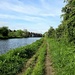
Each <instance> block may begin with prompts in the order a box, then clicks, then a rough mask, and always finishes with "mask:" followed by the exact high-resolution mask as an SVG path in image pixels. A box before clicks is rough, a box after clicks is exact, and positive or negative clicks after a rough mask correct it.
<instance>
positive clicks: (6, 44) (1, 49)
mask: <svg viewBox="0 0 75 75" xmlns="http://www.w3.org/2000/svg"><path fill="white" fill-rule="evenodd" d="M38 39H40V38H18V39H7V40H0V54H3V53H6V52H7V51H8V50H10V49H14V48H17V47H20V46H25V45H27V44H31V43H33V42H35V41H36V40H38Z"/></svg>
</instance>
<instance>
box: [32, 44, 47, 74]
mask: <svg viewBox="0 0 75 75" xmlns="http://www.w3.org/2000/svg"><path fill="white" fill-rule="evenodd" d="M45 54H46V44H44V45H43V47H41V48H40V52H39V56H38V59H37V63H36V65H35V67H34V69H33V72H32V74H31V75H44V69H45V63H44V62H45Z"/></svg>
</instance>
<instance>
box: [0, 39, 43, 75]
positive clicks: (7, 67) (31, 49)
mask: <svg viewBox="0 0 75 75" xmlns="http://www.w3.org/2000/svg"><path fill="white" fill-rule="evenodd" d="M42 43H43V39H40V40H37V41H36V42H34V43H33V44H31V45H27V46H25V47H21V48H16V49H14V50H10V51H9V52H7V53H6V54H2V55H0V74H1V75H16V74H17V73H18V72H20V71H21V70H22V69H23V66H24V65H25V63H26V62H27V60H28V59H29V58H31V57H32V56H33V55H34V54H35V53H36V52H37V51H38V48H39V47H40V45H41V44H42Z"/></svg>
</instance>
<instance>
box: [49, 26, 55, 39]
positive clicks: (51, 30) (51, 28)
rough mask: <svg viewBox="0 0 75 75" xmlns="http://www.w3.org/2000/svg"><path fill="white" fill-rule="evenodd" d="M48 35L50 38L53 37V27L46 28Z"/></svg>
mask: <svg viewBox="0 0 75 75" xmlns="http://www.w3.org/2000/svg"><path fill="white" fill-rule="evenodd" d="M48 37H50V38H54V37H55V30H54V28H53V27H50V29H49V30H48Z"/></svg>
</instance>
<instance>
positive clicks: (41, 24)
mask: <svg viewBox="0 0 75 75" xmlns="http://www.w3.org/2000/svg"><path fill="white" fill-rule="evenodd" d="M63 2H64V0H0V27H2V26H8V27H9V29H15V30H17V29H22V30H24V29H27V30H28V31H30V32H37V33H44V32H46V31H47V30H48V29H49V28H50V26H53V27H54V28H56V27H58V25H59V24H60V23H61V18H60V15H61V14H62V12H61V9H62V7H64V5H65V4H64V3H63Z"/></svg>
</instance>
